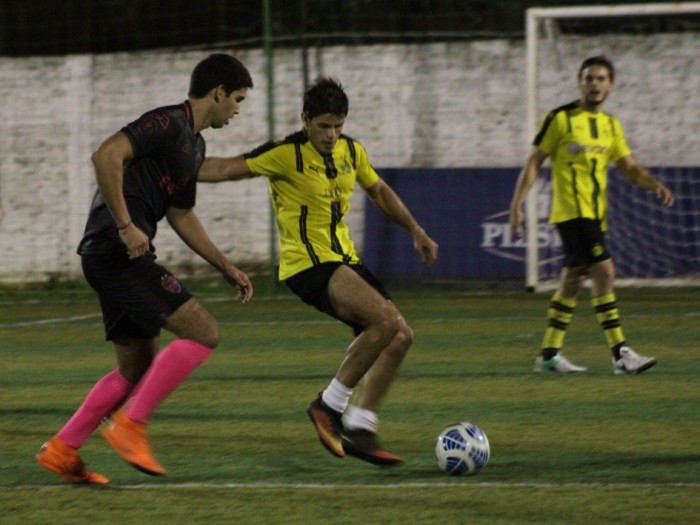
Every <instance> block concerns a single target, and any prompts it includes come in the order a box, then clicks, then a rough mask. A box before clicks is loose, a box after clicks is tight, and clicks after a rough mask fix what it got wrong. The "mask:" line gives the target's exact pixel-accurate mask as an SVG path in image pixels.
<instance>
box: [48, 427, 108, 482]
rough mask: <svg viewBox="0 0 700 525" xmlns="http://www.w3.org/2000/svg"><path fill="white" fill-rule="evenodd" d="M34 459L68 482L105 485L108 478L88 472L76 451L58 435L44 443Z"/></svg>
mask: <svg viewBox="0 0 700 525" xmlns="http://www.w3.org/2000/svg"><path fill="white" fill-rule="evenodd" d="M36 461H37V463H39V465H40V466H42V467H43V468H45V469H46V470H50V471H51V472H53V473H55V474H58V475H59V476H62V477H63V478H64V479H65V480H66V481H67V482H68V483H72V484H75V485H106V484H107V483H109V479H108V478H106V477H105V476H103V475H102V474H98V473H97V472H90V471H89V470H88V469H86V468H85V463H83V460H82V459H80V454H78V451H77V450H76V449H74V448H72V447H69V446H68V445H66V444H65V443H64V442H63V440H62V439H61V438H59V437H58V436H54V437H52V438H51V439H50V440H49V441H47V442H46V443H44V444H43V445H42V447H41V449H40V450H39V453H38V454H37V455H36Z"/></svg>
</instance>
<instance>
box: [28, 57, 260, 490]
mask: <svg viewBox="0 0 700 525" xmlns="http://www.w3.org/2000/svg"><path fill="white" fill-rule="evenodd" d="M252 86H253V82H252V80H251V77H250V73H249V72H248V70H247V69H246V67H245V66H244V65H243V64H242V63H241V62H240V61H239V60H237V59H236V58H234V57H232V56H230V55H227V54H223V53H216V54H213V55H210V56H209V57H207V58H206V59H204V60H203V61H201V62H200V63H199V64H198V65H197V66H196V67H195V69H194V70H193V72H192V76H191V80H190V89H189V94H188V99H187V100H185V101H184V102H183V103H181V104H177V105H173V106H166V107H161V108H157V109H154V110H152V111H149V112H147V113H145V114H144V115H142V116H141V117H140V118H138V119H137V120H135V121H134V122H132V123H131V124H128V125H127V126H125V127H123V128H122V129H121V130H120V131H118V132H117V133H115V134H114V135H112V136H111V137H109V138H108V139H107V140H105V141H104V142H103V143H102V144H101V145H100V146H99V147H98V149H97V150H96V151H95V152H94V153H93V155H92V161H93V164H94V167H95V176H96V179H97V186H98V191H97V193H96V195H95V198H94V199H93V202H92V206H91V208H90V213H89V216H88V220H87V225H86V227H85V234H84V237H83V239H82V241H81V242H80V245H79V247H78V253H79V254H80V256H81V260H82V267H83V273H84V275H85V278H86V279H87V281H88V283H89V284H90V286H92V288H93V289H94V290H95V291H96V292H97V295H98V298H99V301H100V307H101V309H102V316H103V321H104V326H105V333H106V339H107V340H109V341H112V343H113V345H114V348H115V350H116V354H117V362H118V367H117V368H116V369H115V370H113V371H112V372H110V373H108V374H107V375H106V376H104V377H103V378H102V379H100V381H98V382H97V384H96V385H95V386H94V387H93V388H92V390H91V391H90V393H89V394H88V396H87V397H86V399H85V401H84V402H83V404H82V405H81V406H80V408H79V409H78V410H77V411H76V412H75V414H74V415H73V416H72V417H71V419H70V420H69V421H68V422H67V423H66V425H65V426H64V427H63V428H62V429H61V430H60V431H59V432H58V434H56V435H55V436H54V437H52V438H51V440H49V441H48V442H46V443H45V444H44V446H43V447H42V449H41V451H40V452H39V454H38V455H37V461H38V462H39V464H40V465H41V466H42V467H44V468H46V469H48V470H50V471H52V472H55V473H56V474H59V475H60V476H63V477H64V478H65V479H66V480H67V481H68V482H70V483H88V484H105V483H108V482H109V480H108V479H107V478H106V477H105V476H103V475H101V474H98V473H95V472H90V471H89V470H87V469H86V468H85V465H84V463H83V462H82V460H81V458H80V455H79V454H78V449H79V448H80V446H81V445H82V444H83V442H84V441H85V440H86V439H87V437H88V436H89V435H90V434H91V433H92V432H93V431H94V430H95V429H96V428H97V427H98V425H99V424H100V422H101V421H102V420H103V419H104V418H108V417H110V415H111V417H110V419H109V420H108V422H107V423H106V424H105V425H104V426H103V430H102V432H103V434H104V436H105V438H106V439H107V441H109V443H110V444H111V445H112V446H113V447H114V448H115V449H116V450H117V452H119V453H120V454H121V456H122V457H123V458H124V459H125V460H126V461H127V462H129V463H131V464H132V465H133V466H134V467H136V468H138V469H139V470H142V471H144V472H146V473H147V474H151V475H163V474H165V472H166V471H165V468H164V467H163V466H162V465H161V464H160V463H159V462H158V461H157V460H156V459H155V458H154V457H153V454H152V452H151V448H150V444H149V440H148V437H147V434H146V424H147V422H148V421H149V419H150V416H151V414H152V413H153V411H154V410H155V409H156V407H157V406H158V405H159V404H160V402H162V401H163V400H164V399H165V398H166V397H167V396H168V395H169V394H170V393H171V392H172V391H174V390H175V389H176V388H177V387H178V386H179V385H180V384H181V383H182V382H183V381H184V380H185V379H187V377H188V376H189V375H190V374H191V373H192V371H194V370H195V369H196V368H197V367H198V366H199V365H200V364H202V363H203V362H204V361H205V360H206V359H207V357H209V355H210V354H211V353H212V351H213V349H214V348H215V347H216V346H217V344H218V342H219V330H218V325H217V323H216V320H215V319H214V318H213V317H212V315H211V314H210V313H209V312H208V311H207V310H206V309H205V308H204V306H203V305H202V304H201V303H200V302H199V301H198V300H197V299H196V298H195V297H193V296H192V295H191V294H190V293H189V292H188V291H187V289H186V288H185V287H184V286H183V285H182V283H181V282H180V281H179V280H178V279H177V278H176V277H175V276H174V275H173V274H172V273H170V272H169V271H168V270H167V269H165V268H164V267H163V266H161V265H159V264H158V263H156V256H155V248H154V245H153V239H154V237H155V235H156V231H157V225H158V222H159V221H160V220H162V219H163V218H166V219H167V221H168V223H169V224H170V226H171V227H172V228H173V230H174V231H175V232H176V233H177V234H178V235H179V236H180V238H182V240H183V241H184V242H185V244H187V246H189V247H190V248H191V249H192V250H193V251H194V252H195V253H197V254H198V255H200V256H201V257H202V258H203V259H205V260H206V261H207V262H209V263H210V264H211V265H212V266H213V267H215V268H216V269H217V270H219V271H220V272H221V273H222V276H223V278H224V279H225V280H226V281H227V282H228V283H229V284H231V285H232V286H233V287H235V288H236V289H237V291H238V298H240V299H241V301H242V302H247V301H248V300H249V299H250V298H251V296H252V293H253V289H252V285H251V283H250V280H249V279H248V276H247V275H246V274H245V273H244V272H242V271H241V270H239V269H238V268H236V267H235V266H234V265H233V264H232V263H231V262H230V261H229V260H228V259H227V258H226V256H225V255H224V254H223V253H222V252H221V251H220V250H219V249H218V248H217V247H216V246H215V245H214V244H213V242H212V241H211V240H210V238H209V236H208V235H207V233H206V231H205V230H204V228H203V226H202V224H201V223H200V221H199V219H198V218H197V215H196V214H195V212H194V205H195V200H196V193H197V191H196V189H197V175H198V172H199V169H200V168H201V167H202V166H207V169H209V170H214V171H216V170H217V169H224V166H225V163H224V162H221V161H222V160H223V159H216V158H211V159H206V158H205V143H204V139H203V138H202V136H201V134H200V132H201V131H202V130H203V129H206V128H210V127H211V128H222V127H223V126H225V125H226V124H228V121H229V120H230V119H232V118H233V117H234V116H235V115H236V114H238V112H239V109H240V104H241V102H242V101H243V100H244V99H245V97H246V93H247V90H248V89H249V88H251V87H252ZM162 328H165V329H166V330H168V331H170V332H172V333H173V334H175V336H176V339H175V340H173V341H172V342H171V343H170V344H168V345H167V346H166V347H165V348H164V349H163V350H161V351H160V352H158V349H159V336H160V331H161V329H162Z"/></svg>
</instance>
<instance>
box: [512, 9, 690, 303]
mask: <svg viewBox="0 0 700 525" xmlns="http://www.w3.org/2000/svg"><path fill="white" fill-rule="evenodd" d="M526 48H527V62H526V71H527V94H528V102H527V109H528V112H527V128H526V129H527V134H528V136H527V140H528V142H531V141H532V139H533V137H534V133H535V131H536V129H537V127H538V126H539V124H540V122H541V119H542V118H543V117H544V115H545V114H546V113H547V112H548V111H550V110H552V109H554V108H555V107H558V106H560V105H563V104H565V103H567V102H570V101H572V100H574V99H576V98H577V96H578V95H579V92H578V89H577V79H576V73H577V71H578V67H579V65H580V64H581V62H582V61H583V60H584V59H585V58H587V57H589V56H593V55H598V54H604V55H606V56H608V57H610V58H611V59H612V61H613V63H614V64H615V67H616V76H615V89H614V91H613V92H612V94H611V95H610V97H609V98H608V100H607V101H606V105H605V110H606V111H608V112H610V113H612V114H614V115H615V116H617V117H618V118H620V120H621V122H622V125H623V128H624V129H625V133H626V136H627V139H628V142H629V144H630V147H631V148H632V150H633V153H634V156H635V158H636V159H637V161H638V162H640V163H641V164H643V165H644V166H646V167H647V168H649V169H650V171H651V172H652V173H654V174H655V175H656V176H657V177H658V178H660V179H661V180H662V181H664V183H665V184H666V185H667V186H668V187H669V188H671V190H672V191H673V192H674V193H675V195H676V199H677V200H676V203H675V204H674V205H673V206H672V207H670V208H664V207H663V206H662V205H661V204H660V202H659V201H658V200H657V199H656V198H655V196H654V195H653V194H651V193H649V192H645V191H642V190H640V189H639V188H637V187H636V186H634V185H632V184H630V183H629V182H628V181H627V180H626V179H625V177H624V176H623V175H622V174H620V173H619V172H618V171H617V170H616V169H615V168H614V166H612V167H611V169H610V172H609V177H608V197H609V212H608V214H609V232H608V235H607V245H608V249H609V251H610V252H611V254H612V256H613V258H614V260H615V266H616V270H617V276H618V280H617V284H619V285H622V286H624V285H645V286H646V285H649V286H670V285H688V284H694V285H698V284H700V2H673V3H672V2H669V3H666V4H638V5H620V4H618V5H610V6H589V7H571V8H531V9H528V10H527V16H526ZM550 195H551V181H550V178H549V170H548V167H547V166H545V169H544V170H543V173H542V175H541V176H540V177H539V179H538V181H537V184H536V186H535V188H533V191H531V192H530V194H529V195H528V200H527V203H526V211H527V225H526V226H527V227H526V231H527V236H528V237H527V257H526V260H527V263H526V281H527V286H528V288H529V289H533V290H542V289H549V288H552V287H554V286H555V284H556V279H557V277H558V275H559V271H560V269H561V262H562V259H563V254H562V249H561V243H560V241H559V236H558V235H557V234H556V232H555V231H554V230H555V228H554V226H553V225H550V224H548V223H547V217H548V214H549V205H550V200H551V199H550Z"/></svg>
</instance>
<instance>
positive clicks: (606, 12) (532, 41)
mask: <svg viewBox="0 0 700 525" xmlns="http://www.w3.org/2000/svg"><path fill="white" fill-rule="evenodd" d="M682 14H700V2H670V3H663V4H662V3H655V4H627V5H617V4H610V5H597V6H576V7H531V8H528V9H527V10H526V12H525V53H526V57H525V76H526V96H527V114H526V126H525V129H526V134H527V137H526V141H527V143H529V142H530V141H531V140H532V136H533V134H534V133H536V130H537V122H538V118H540V115H538V114H537V100H538V89H537V78H538V77H537V73H538V71H537V59H538V55H537V42H538V31H539V24H540V22H541V21H544V20H559V19H572V18H601V17H621V16H652V15H682ZM536 189H537V188H536V187H535V188H533V189H532V191H530V192H529V193H528V195H527V198H526V201H525V209H526V215H525V217H526V219H525V220H526V222H525V224H526V228H525V235H526V240H527V242H526V251H525V284H526V287H527V289H528V290H532V291H540V290H545V289H551V288H552V287H553V285H552V284H551V283H549V284H545V283H542V282H541V281H540V279H539V272H538V264H539V251H538V248H539V246H538V236H537V230H538V216H537V215H538V214H537V211H538V210H537V206H538V202H537V200H538V199H537V195H538V192H537V191H535V190H536ZM644 284H646V285H649V286H661V285H663V286H679V285H687V281H684V280H683V279H649V280H645V281H644Z"/></svg>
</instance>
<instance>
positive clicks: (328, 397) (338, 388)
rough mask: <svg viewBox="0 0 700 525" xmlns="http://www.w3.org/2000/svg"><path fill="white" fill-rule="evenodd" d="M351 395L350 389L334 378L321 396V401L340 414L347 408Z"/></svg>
mask: <svg viewBox="0 0 700 525" xmlns="http://www.w3.org/2000/svg"><path fill="white" fill-rule="evenodd" d="M351 395H352V388H348V387H346V386H345V385H344V384H343V383H341V382H340V381H338V380H337V379H336V378H335V377H334V378H333V381H331V383H330V385H328V388H326V389H325V390H324V391H323V394H321V399H322V400H323V402H324V403H325V404H326V405H327V406H328V407H329V408H332V409H333V410H335V411H336V412H340V413H341V414H342V413H343V412H345V408H346V407H347V406H348V400H349V399H350V396H351Z"/></svg>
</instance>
